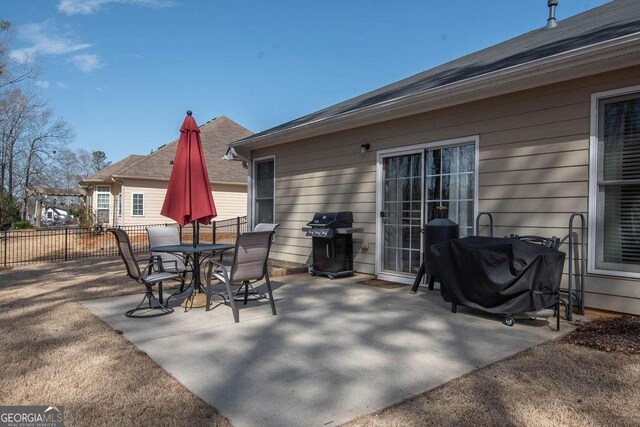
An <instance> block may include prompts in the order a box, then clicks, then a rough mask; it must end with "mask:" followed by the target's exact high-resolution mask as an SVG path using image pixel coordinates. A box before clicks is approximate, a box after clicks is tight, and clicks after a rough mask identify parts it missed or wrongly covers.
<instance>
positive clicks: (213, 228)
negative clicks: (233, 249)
mask: <svg viewBox="0 0 640 427" xmlns="http://www.w3.org/2000/svg"><path fill="white" fill-rule="evenodd" d="M211 232H212V233H213V244H215V243H216V222H215V221H213V222H212V223H211Z"/></svg>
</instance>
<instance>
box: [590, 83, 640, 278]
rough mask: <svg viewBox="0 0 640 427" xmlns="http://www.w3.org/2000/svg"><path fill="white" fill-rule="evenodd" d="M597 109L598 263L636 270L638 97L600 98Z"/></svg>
mask: <svg viewBox="0 0 640 427" xmlns="http://www.w3.org/2000/svg"><path fill="white" fill-rule="evenodd" d="M600 111H601V112H602V114H603V117H602V119H601V121H600V126H601V129H600V135H601V136H600V144H599V147H600V149H599V150H600V151H601V152H600V153H598V154H599V155H600V156H601V163H600V165H601V171H600V174H599V175H600V179H599V182H598V184H599V187H600V190H599V199H598V201H597V203H598V204H599V205H601V206H600V209H599V212H601V213H602V214H603V216H604V218H603V220H602V221H598V222H599V224H598V226H599V227H603V230H602V232H601V233H599V234H600V236H602V243H599V244H601V245H602V257H601V262H602V263H603V265H602V267H604V268H609V269H611V268H614V269H617V270H620V271H640V98H638V97H637V95H636V99H622V100H619V99H618V100H603V101H601V107H600ZM603 193H604V194H603Z"/></svg>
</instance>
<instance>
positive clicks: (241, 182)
mask: <svg viewBox="0 0 640 427" xmlns="http://www.w3.org/2000/svg"><path fill="white" fill-rule="evenodd" d="M125 179H133V180H140V181H158V182H169V179H167V178H149V177H140V176H127V175H113V176H112V177H111V180H112V181H113V182H117V183H119V184H124V181H123V180H125ZM116 180H118V181H116ZM99 182H104V181H99ZM209 183H210V184H229V185H247V183H246V182H243V181H239V182H235V181H209Z"/></svg>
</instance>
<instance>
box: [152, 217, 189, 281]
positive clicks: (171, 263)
mask: <svg viewBox="0 0 640 427" xmlns="http://www.w3.org/2000/svg"><path fill="white" fill-rule="evenodd" d="M147 237H148V238H149V248H153V247H155V246H169V245H179V244H181V243H182V242H181V241H180V230H178V227H173V226H171V227H147ZM151 256H153V257H160V258H161V260H162V267H163V268H164V271H166V272H169V273H180V274H181V275H182V277H183V278H184V279H186V277H187V273H192V272H193V268H192V266H191V264H190V263H189V257H188V256H187V257H186V258H183V257H180V256H178V255H176V254H173V253H169V252H154V251H151ZM183 291H184V286H181V287H180V292H183Z"/></svg>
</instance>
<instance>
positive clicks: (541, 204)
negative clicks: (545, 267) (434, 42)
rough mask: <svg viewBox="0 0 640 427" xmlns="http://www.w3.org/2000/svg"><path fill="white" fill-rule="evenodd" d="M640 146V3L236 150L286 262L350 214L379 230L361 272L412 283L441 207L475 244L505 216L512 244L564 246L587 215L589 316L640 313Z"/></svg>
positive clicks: (624, 3)
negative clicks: (537, 238) (310, 226)
mask: <svg viewBox="0 0 640 427" xmlns="http://www.w3.org/2000/svg"><path fill="white" fill-rule="evenodd" d="M560 7H561V6H560ZM540 15H541V21H544V20H543V18H546V16H544V15H546V11H545V10H541V11H540ZM541 23H542V22H541ZM381 60H384V59H381ZM638 141H640V2H638V1H637V0H618V1H614V2H611V3H608V4H605V5H603V6H601V7H598V8H596V9H593V10H590V11H587V12H585V13H582V14H580V15H577V16H574V17H572V18H569V19H565V20H562V21H560V22H559V25H558V26H557V27H556V28H548V29H547V28H541V29H538V30H535V31H531V32H529V33H526V34H524V35H522V36H519V37H516V38H514V39H511V40H509V41H506V42H503V43H500V44H498V45H495V46H493V47H490V48H487V49H484V50H481V51H478V52H476V53H473V54H470V55H468V56H465V57H462V58H460V59H457V60H454V61H452V62H449V63H446V64H444V65H441V66H438V67H436V68H433V69H431V70H428V71H425V72H423V73H420V74H417V75H415V76H412V77H409V78H407V79H405V80H401V81H399V82H396V83H393V84H390V85H388V86H385V87H382V88H380V89H377V90H374V91H372V92H370V93H367V94H364V95H361V96H358V97H356V98H353V99H350V100H348V101H345V102H342V103H340V104H337V105H333V106H331V107H328V108H326V109H323V110H320V111H317V112H315V113H312V114H309V115H307V116H304V117H300V118H298V119H295V120H293V121H291V122H288V123H284V124H282V125H280V126H277V127H275V128H272V129H269V130H267V131H264V132H261V133H258V134H255V135H253V136H250V137H248V138H245V139H243V140H239V141H236V142H234V143H232V144H230V149H229V152H228V156H231V155H233V156H235V157H236V158H239V159H242V160H243V161H246V162H248V163H249V171H250V173H251V175H252V176H251V177H250V180H249V182H250V188H249V192H250V194H252V197H251V201H252V203H251V205H250V215H249V219H250V222H252V223H254V224H255V223H257V222H265V221H267V222H271V221H275V222H278V223H280V228H279V229H278V233H277V238H276V240H275V242H274V245H273V248H272V256H273V257H276V258H280V259H282V260H285V261H293V262H303V263H307V262H309V257H310V254H311V239H310V238H308V237H305V235H304V233H303V232H302V231H301V227H303V226H305V224H306V223H307V222H308V221H310V220H311V218H312V217H313V214H314V212H318V211H320V212H332V211H342V210H350V211H353V213H354V220H355V224H354V226H356V227H363V228H364V230H365V231H364V233H361V234H357V235H356V236H355V237H356V242H354V254H353V255H354V261H355V264H354V265H355V269H356V270H357V271H358V272H363V273H369V274H376V275H377V276H378V277H380V278H384V279H388V280H395V281H399V282H404V283H411V282H412V281H413V280H414V277H415V273H416V270H417V268H418V266H419V264H420V253H421V250H422V249H421V242H422V238H421V237H420V235H421V233H420V228H421V226H422V225H423V224H424V223H425V222H427V221H429V220H430V219H432V218H433V216H434V208H435V207H436V206H439V205H446V206H448V207H449V217H450V218H451V219H452V220H454V221H456V222H458V223H459V224H460V227H461V229H460V231H461V234H462V235H463V236H464V235H469V234H472V233H474V232H475V230H474V219H475V217H476V215H477V214H478V212H492V213H493V215H494V219H495V233H496V235H497V236H504V235H508V234H510V233H518V234H535V235H543V236H558V237H563V236H565V235H566V234H567V228H568V220H569V216H570V214H571V213H573V212H584V213H588V225H589V232H588V247H589V251H588V277H587V280H586V290H587V292H588V293H587V298H586V304H587V306H590V307H595V308H600V309H607V310H614V311H619V312H629V313H636V314H640V196H639V194H640V162H639V161H638V160H637V159H638V158H639V157H638V153H640V145H639V143H638ZM485 220H486V218H485ZM485 223H486V221H485ZM578 224H579V222H578ZM480 232H481V233H482V234H485V235H486V234H487V229H486V227H483V228H482V229H481V230H480ZM565 250H566V246H565ZM565 268H566V265H565ZM565 280H566V277H565Z"/></svg>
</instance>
